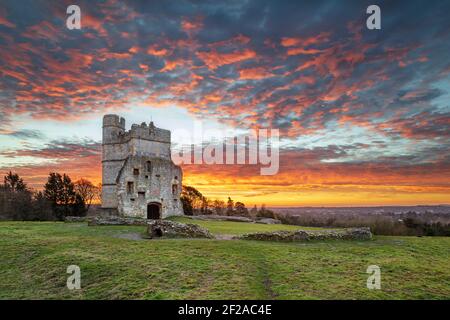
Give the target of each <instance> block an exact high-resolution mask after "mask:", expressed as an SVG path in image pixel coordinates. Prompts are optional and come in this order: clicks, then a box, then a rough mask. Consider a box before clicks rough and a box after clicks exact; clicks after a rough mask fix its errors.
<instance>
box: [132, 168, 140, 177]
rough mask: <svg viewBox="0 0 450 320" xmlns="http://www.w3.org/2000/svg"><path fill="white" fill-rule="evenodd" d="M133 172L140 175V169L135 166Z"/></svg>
mask: <svg viewBox="0 0 450 320" xmlns="http://www.w3.org/2000/svg"><path fill="white" fill-rule="evenodd" d="M133 174H134V175H135V176H138V175H139V169H136V168H134V169H133Z"/></svg>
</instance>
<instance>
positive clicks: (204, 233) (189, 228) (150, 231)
mask: <svg viewBox="0 0 450 320" xmlns="http://www.w3.org/2000/svg"><path fill="white" fill-rule="evenodd" d="M147 235H148V237H149V238H150V239H154V238H161V237H164V238H207V239H212V238H214V236H213V235H212V234H211V233H210V232H209V231H208V230H207V229H205V228H202V227H200V226H198V225H196V224H191V223H180V222H175V221H169V220H151V221H149V222H148V227H147Z"/></svg>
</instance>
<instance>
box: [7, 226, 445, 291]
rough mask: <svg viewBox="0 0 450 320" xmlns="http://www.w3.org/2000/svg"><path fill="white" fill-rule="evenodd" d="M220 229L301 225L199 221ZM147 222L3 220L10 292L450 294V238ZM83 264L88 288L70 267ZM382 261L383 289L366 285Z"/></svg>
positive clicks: (275, 227)
mask: <svg viewBox="0 0 450 320" xmlns="http://www.w3.org/2000/svg"><path fill="white" fill-rule="evenodd" d="M177 220H178V221H181V222H190V223H198V224H200V225H202V226H204V227H206V228H208V229H210V231H211V232H212V233H214V234H216V235H220V234H227V235H230V234H242V233H246V232H255V231H269V230H280V229H287V230H292V229H297V228H298V227H296V226H286V225H262V224H249V223H242V222H223V221H196V220H187V219H185V218H177ZM144 230H145V228H144V227H138V226H97V227H88V226H87V225H86V224H84V223H61V222H0V257H1V259H0V277H1V279H2V281H0V298H1V299H12V298H16V299H57V298H63V299H184V298H186V299H449V298H450V270H449V268H448V265H449V257H450V238H440V237H433V238H431V237H423V238H417V237H376V238H375V239H374V240H373V241H361V242H356V241H333V242H331V241H330V242H312V243H272V242H256V241H240V240H233V241H227V240H200V239H196V240H187V239H170V240H169V239H167V240H139V238H140V237H139V235H140V234H141V233H143V232H144ZM71 264H75V265H78V266H80V268H81V286H82V289H81V290H78V291H69V290H68V289H67V288H66V280H67V277H68V276H69V275H68V274H66V268H67V266H68V265H71ZM372 264H375V265H378V266H380V267H381V272H382V290H368V289H367V288H366V280H367V276H368V275H367V274H366V273H365V271H366V269H367V266H369V265H372Z"/></svg>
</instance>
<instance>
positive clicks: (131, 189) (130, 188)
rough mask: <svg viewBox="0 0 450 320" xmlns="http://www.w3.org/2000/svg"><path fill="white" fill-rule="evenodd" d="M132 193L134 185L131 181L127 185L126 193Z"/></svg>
mask: <svg viewBox="0 0 450 320" xmlns="http://www.w3.org/2000/svg"><path fill="white" fill-rule="evenodd" d="M133 192H134V183H133V182H132V181H128V183H127V193H128V194H131V193H133Z"/></svg>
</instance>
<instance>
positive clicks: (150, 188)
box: [117, 156, 183, 218]
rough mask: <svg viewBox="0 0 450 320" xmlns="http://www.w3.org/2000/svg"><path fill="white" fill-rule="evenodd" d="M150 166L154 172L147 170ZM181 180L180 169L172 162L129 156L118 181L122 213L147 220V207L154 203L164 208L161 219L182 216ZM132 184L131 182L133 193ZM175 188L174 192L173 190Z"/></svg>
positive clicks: (120, 211) (120, 210) (120, 212)
mask: <svg viewBox="0 0 450 320" xmlns="http://www.w3.org/2000/svg"><path fill="white" fill-rule="evenodd" d="M148 163H150V166H151V171H149V170H148V168H147V166H148ZM136 173H137V174H136ZM175 178H177V179H175ZM181 180H182V172H181V168H180V167H178V166H175V165H174V164H173V163H172V162H171V161H168V160H164V159H160V158H152V157H137V156H136V157H132V156H130V157H129V158H128V159H127V161H126V164H125V166H124V167H123V170H122V171H121V173H120V175H119V178H118V184H117V186H118V187H117V195H118V199H119V206H118V208H119V214H120V215H123V216H128V217H142V218H144V217H146V215H147V204H149V203H150V202H155V203H159V204H160V205H161V214H162V218H165V217H168V216H171V215H182V214H183V208H182V204H181V201H180V194H181ZM129 183H132V190H130V187H129ZM174 185H176V188H175V189H176V192H175V193H173V191H174V190H173V189H172V188H173V186H174Z"/></svg>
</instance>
